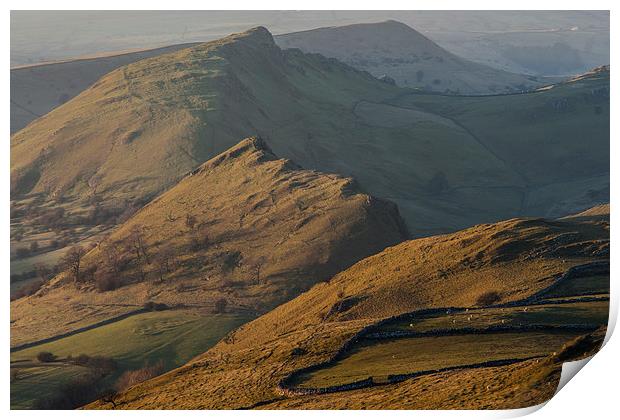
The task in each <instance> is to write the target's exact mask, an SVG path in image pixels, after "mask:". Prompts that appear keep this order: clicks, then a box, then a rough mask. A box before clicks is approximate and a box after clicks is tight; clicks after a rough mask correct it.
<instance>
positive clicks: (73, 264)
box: [62, 246, 86, 282]
mask: <svg viewBox="0 0 620 420" xmlns="http://www.w3.org/2000/svg"><path fill="white" fill-rule="evenodd" d="M85 253H86V252H85V251H84V248H82V247H81V246H74V247H71V248H70V249H69V250H68V251H67V253H66V254H65V255H64V256H63V257H62V265H63V267H65V269H67V270H69V271H70V272H71V275H72V276H73V280H75V281H76V282H80V280H81V278H80V264H81V262H82V257H83V256H84V254H85Z"/></svg>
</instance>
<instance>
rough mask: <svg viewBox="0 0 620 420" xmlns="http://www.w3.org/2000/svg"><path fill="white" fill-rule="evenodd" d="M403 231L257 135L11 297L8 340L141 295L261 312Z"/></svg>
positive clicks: (33, 337) (390, 213)
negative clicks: (28, 292)
mask: <svg viewBox="0 0 620 420" xmlns="http://www.w3.org/2000/svg"><path fill="white" fill-rule="evenodd" d="M407 237H408V233H407V230H406V228H405V226H404V222H403V221H402V219H401V218H400V216H399V214H398V209H397V208H396V206H395V205H394V204H393V203H390V202H387V201H383V200H380V199H376V198H374V197H371V196H368V195H366V194H363V193H361V192H360V191H359V188H358V187H357V186H356V184H355V182H354V181H353V180H352V179H350V178H344V177H341V176H338V175H329V174H324V173H320V172H316V171H311V170H305V169H301V168H300V167H298V166H297V165H296V164H294V163H292V162H291V161H289V160H286V159H279V158H277V157H276V156H275V155H274V154H273V153H272V152H271V150H270V149H269V148H268V147H267V146H266V144H265V142H264V141H262V140H260V139H258V138H250V139H246V140H243V141H242V142H241V143H239V144H238V145H236V146H235V147H233V148H231V149H229V150H228V151H226V152H224V153H222V154H220V155H218V156H217V157H215V158H213V159H211V160H210V161H208V162H206V163H204V164H203V165H201V166H200V167H199V168H198V169H197V170H195V171H193V172H192V173H191V174H189V175H188V176H187V177H185V178H184V179H183V180H182V181H181V182H180V183H178V185H176V186H174V187H173V188H171V189H170V190H169V191H167V192H165V193H164V194H162V195H161V196H159V197H158V198H156V199H155V200H153V201H152V202H151V203H149V204H148V205H146V206H145V207H144V208H142V209H141V210H140V211H139V212H138V213H136V214H135V215H134V216H133V217H132V218H130V219H129V220H128V221H127V222H125V223H124V224H122V225H121V226H119V227H118V228H117V229H116V230H115V231H114V232H113V233H112V234H111V235H109V236H108V237H107V238H105V239H104V240H102V241H100V242H99V243H98V244H97V245H96V246H95V247H94V248H93V249H92V250H91V251H90V252H88V253H87V254H86V255H85V256H84V257H83V258H82V259H81V261H80V264H81V267H82V269H81V272H79V273H78V276H75V275H71V274H69V272H68V271H67V272H64V273H62V274H60V275H58V276H57V277H56V278H55V279H53V280H52V281H51V282H49V283H48V284H46V285H45V286H44V287H43V288H42V289H41V290H39V291H38V292H37V293H36V294H34V295H33V296H29V297H25V298H22V299H18V300H15V301H13V302H11V343H12V345H13V346H15V345H21V344H24V343H30V342H33V341H37V340H41V339H46V338H49V337H53V336H56V335H58V334H63V333H67V332H71V331H75V330H78V329H80V328H83V327H88V326H90V325H93V324H96V323H98V322H101V321H104V320H107V319H110V318H113V317H116V316H119V315H123V314H127V313H131V312H132V311H135V310H138V309H140V308H142V306H143V305H144V304H145V303H146V302H148V301H151V302H157V303H163V304H166V305H168V306H169V307H191V308H199V309H202V310H205V311H215V312H225V313H233V314H234V313H240V314H245V315H248V314H249V315H250V316H257V314H260V313H264V312H266V311H268V310H269V309H271V308H273V307H274V306H276V305H278V304H280V303H283V302H285V301H287V300H289V299H291V298H293V297H295V296H297V295H298V294H300V293H301V292H303V291H304V290H307V289H308V288H310V286H312V285H313V284H315V283H317V282H320V281H324V280H326V279H328V278H330V277H331V276H332V275H334V274H335V273H337V272H339V271H341V270H343V269H345V268H346V267H348V266H350V265H351V264H353V263H355V262H357V261H359V260H360V259H362V258H364V257H366V256H368V255H371V254H374V253H376V252H379V251H381V250H383V249H384V248H385V247H387V246H390V245H394V244H396V243H399V242H401V241H403V240H405V239H406V238H407Z"/></svg>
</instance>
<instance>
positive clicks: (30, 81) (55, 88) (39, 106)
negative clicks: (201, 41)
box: [11, 44, 191, 134]
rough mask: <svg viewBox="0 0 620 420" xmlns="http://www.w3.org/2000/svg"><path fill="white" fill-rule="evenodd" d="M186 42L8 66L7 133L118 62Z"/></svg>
mask: <svg viewBox="0 0 620 420" xmlns="http://www.w3.org/2000/svg"><path fill="white" fill-rule="evenodd" d="M190 45H191V44H178V45H171V46H169V47H163V48H154V49H149V50H144V51H134V52H127V53H116V54H108V55H101V56H96V57H84V58H77V59H74V60H67V61H58V62H52V63H43V64H37V65H32V66H20V67H14V68H11V134H13V133H15V132H17V131H19V130H21V129H22V128H24V127H25V126H27V125H28V124H29V123H30V122H31V121H34V120H35V119H36V118H38V117H40V116H42V115H45V114H47V113H48V112H50V111H51V110H52V109H54V108H56V107H58V106H60V105H62V104H63V103H65V102H67V101H68V100H69V99H71V98H73V97H75V96H76V95H78V94H79V93H80V92H82V91H83V90H84V89H86V88H88V87H90V86H91V85H92V84H93V83H95V82H96V81H97V79H99V78H100V77H101V76H103V75H104V74H106V73H109V72H110V71H112V70H114V69H116V68H118V67H120V66H123V65H125V64H128V63H133V62H135V61H138V60H142V59H144V58H148V57H153V56H156V55H160V54H164V53H167V52H171V51H176V50H180V49H183V48H187V47H188V46H190Z"/></svg>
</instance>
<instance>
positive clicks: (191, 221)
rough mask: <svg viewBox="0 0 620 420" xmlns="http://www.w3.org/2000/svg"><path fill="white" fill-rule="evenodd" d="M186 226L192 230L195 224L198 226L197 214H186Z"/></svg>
mask: <svg viewBox="0 0 620 420" xmlns="http://www.w3.org/2000/svg"><path fill="white" fill-rule="evenodd" d="M185 226H186V227H187V228H189V229H190V230H193V229H194V226H196V216H194V215H193V214H189V213H187V214H186V215H185Z"/></svg>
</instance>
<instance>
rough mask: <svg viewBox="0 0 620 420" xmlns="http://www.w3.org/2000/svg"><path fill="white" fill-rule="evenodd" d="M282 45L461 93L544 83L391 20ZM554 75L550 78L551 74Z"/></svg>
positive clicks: (282, 40)
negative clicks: (469, 55) (462, 52)
mask: <svg viewBox="0 0 620 420" xmlns="http://www.w3.org/2000/svg"><path fill="white" fill-rule="evenodd" d="M276 42H277V44H278V45H279V46H280V47H282V48H299V49H301V50H302V51H304V52H312V53H319V54H323V55H324V56H326V57H334V58H337V59H338V60H341V61H343V62H345V63H347V64H349V65H351V66H353V67H355V68H358V69H360V70H366V71H368V72H370V73H371V74H373V75H374V76H376V77H380V76H383V75H385V76H387V77H389V78H392V79H394V80H395V81H396V83H397V84H398V85H399V86H404V87H413V88H419V89H423V90H426V91H433V92H444V93H456V94H474V95H482V94H497V93H508V92H519V91H524V90H529V89H532V88H533V87H536V86H540V85H542V84H544V83H546V82H545V80H544V79H539V78H536V77H533V76H527V75H520V74H514V73H509V72H506V71H503V70H498V69H495V68H492V67H489V66H487V65H484V64H479V63H474V62H471V61H468V60H465V59H463V58H461V57H458V56H456V55H454V54H452V53H450V52H448V51H446V50H444V49H443V48H441V47H440V46H439V45H437V44H435V43H434V42H433V41H431V40H430V39H428V38H427V37H425V36H424V35H422V34H421V33H419V32H418V31H416V30H415V29H413V28H411V27H409V26H407V25H405V24H404V23H400V22H396V21H393V20H388V21H386V22H379V23H364V24H356V25H348V26H340V27H329V28H320V29H313V30H309V31H302V32H295V33H292V34H284V35H278V36H277V37H276ZM549 80H550V79H549Z"/></svg>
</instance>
